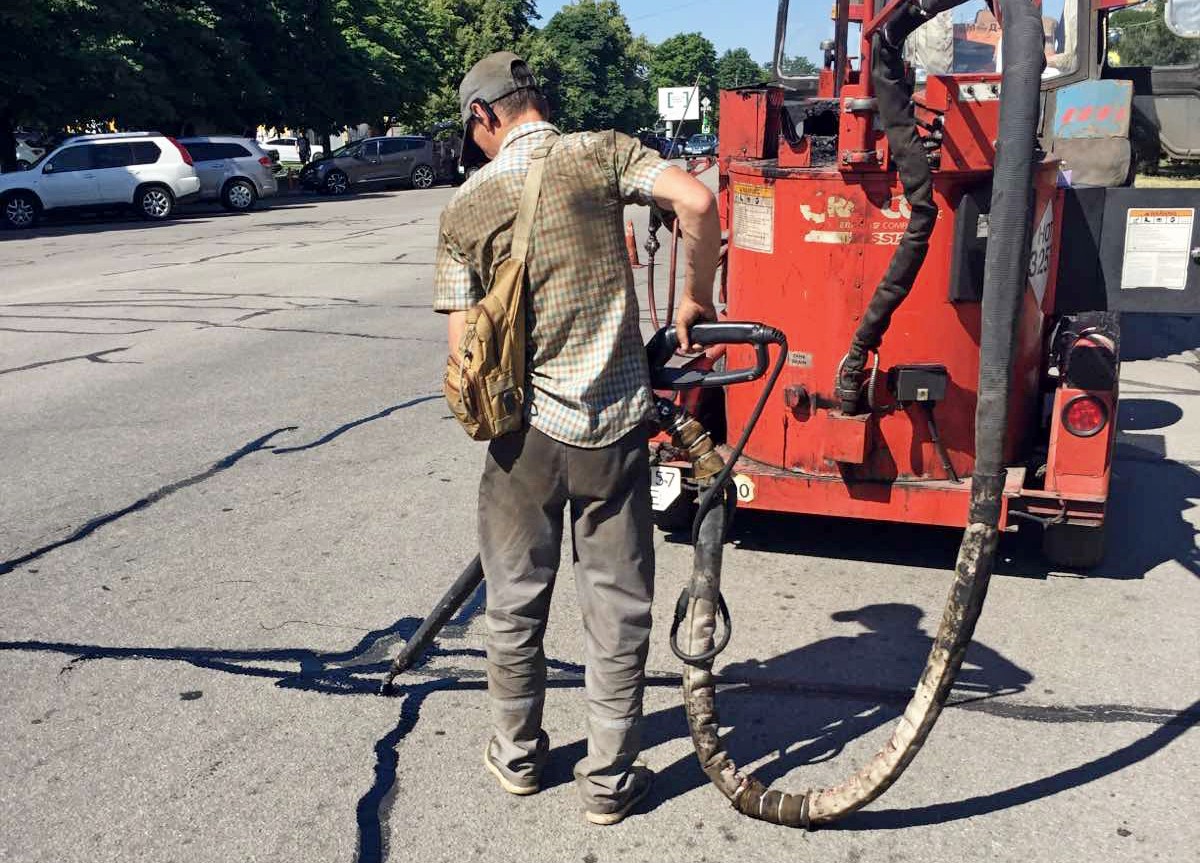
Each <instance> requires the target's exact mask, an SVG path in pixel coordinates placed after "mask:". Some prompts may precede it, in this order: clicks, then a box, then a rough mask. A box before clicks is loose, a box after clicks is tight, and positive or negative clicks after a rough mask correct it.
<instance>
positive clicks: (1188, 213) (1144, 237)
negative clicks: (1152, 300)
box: [1121, 209, 1196, 291]
mask: <svg viewBox="0 0 1200 863" xmlns="http://www.w3.org/2000/svg"><path fill="white" fill-rule="evenodd" d="M1195 217H1196V211H1195V210H1194V209H1186V210H1149V209H1130V210H1129V216H1128V222H1127V223H1126V226H1125V262H1124V267H1123V269H1122V271H1121V288H1122V289H1123V290H1129V289H1132V288H1166V289H1168V290H1171V291H1182V290H1184V289H1185V288H1186V287H1187V275H1188V261H1189V259H1190V256H1191V248H1192V225H1193V224H1194V222H1195Z"/></svg>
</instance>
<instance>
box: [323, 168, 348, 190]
mask: <svg viewBox="0 0 1200 863" xmlns="http://www.w3.org/2000/svg"><path fill="white" fill-rule="evenodd" d="M349 190H350V178H349V177H347V176H346V174H345V172H343V171H330V172H329V176H328V177H326V178H325V191H326V192H328V193H329V194H330V195H344V194H346V192H348V191H349Z"/></svg>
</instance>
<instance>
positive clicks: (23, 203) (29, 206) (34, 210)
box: [4, 192, 41, 229]
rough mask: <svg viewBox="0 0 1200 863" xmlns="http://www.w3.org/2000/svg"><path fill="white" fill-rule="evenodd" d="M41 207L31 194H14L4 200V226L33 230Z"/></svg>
mask: <svg viewBox="0 0 1200 863" xmlns="http://www.w3.org/2000/svg"><path fill="white" fill-rule="evenodd" d="M40 210H41V205H40V203H39V202H38V199H37V198H36V197H34V196H33V195H32V194H30V193H29V192H13V193H12V194H11V195H8V196H6V197H5V198H4V224H5V225H6V226H8V227H10V228H18V229H20V228H32V227H33V226H34V225H36V224H37V220H38V214H39V212H40Z"/></svg>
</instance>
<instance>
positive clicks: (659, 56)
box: [650, 33, 717, 97]
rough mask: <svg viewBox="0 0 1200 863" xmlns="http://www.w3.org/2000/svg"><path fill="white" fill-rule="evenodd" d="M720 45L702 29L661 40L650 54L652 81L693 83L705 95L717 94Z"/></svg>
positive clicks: (656, 83) (679, 84) (657, 83)
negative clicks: (701, 32)
mask: <svg viewBox="0 0 1200 863" xmlns="http://www.w3.org/2000/svg"><path fill="white" fill-rule="evenodd" d="M716 80H717V49H716V48H714V47H713V43H712V42H710V41H708V39H706V38H704V36H702V35H701V34H699V33H680V34H679V35H678V36H672V37H671V38H670V39H667V40H666V41H664V42H662V43H661V44H659V46H658V47H657V48H655V49H654V54H653V55H652V56H651V58H650V84H651V86H652V87H653V88H654V89H656V90H657V89H658V88H659V87H693V86H696V85H697V84H699V86H700V94H701V95H702V96H709V97H713V96H716Z"/></svg>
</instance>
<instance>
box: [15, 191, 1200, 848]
mask: <svg viewBox="0 0 1200 863" xmlns="http://www.w3.org/2000/svg"><path fill="white" fill-rule="evenodd" d="M449 196H450V190H448V189H433V190H430V191H426V192H416V191H395V192H386V193H378V194H369V195H360V196H356V197H351V198H346V199H341V200H319V199H313V198H291V199H286V200H282V201H280V202H278V203H277V204H276V205H275V206H273V207H271V208H270V209H264V210H262V211H259V212H256V213H253V214H250V215H244V216H230V215H226V214H224V213H223V212H221V211H220V210H217V209H200V210H194V211H192V212H191V213H190V214H189V215H186V216H185V217H183V218H180V219H177V220H175V221H172V222H169V223H166V224H161V225H148V224H145V223H142V222H139V221H136V220H133V219H123V218H106V219H99V220H95V219H92V220H81V221H77V222H68V223H59V224H50V225H46V226H43V227H41V228H38V229H37V230H35V231H33V232H29V233H24V234H7V235H3V236H2V237H0V273H3V281H2V287H0V407H2V416H3V421H2V422H0V459H2V465H3V467H2V473H0V476H2V477H3V489H2V494H0V560H2V561H3V562H2V563H0V739H2V740H3V745H2V746H0V860H3V861H12V863H25V861H55V863H65V861H72V863H74V861H89V863H90V861H121V863H133V861H152V863H169V861H179V863H202V861H213V863H235V861H238V863H240V861H352V860H357V861H381V860H389V861H410V860H411V861H470V860H477V859H478V860H487V861H495V863H502V861H519V863H531V861H532V863H540V861H546V863H558V861H572V860H579V861H584V863H617V862H618V861H643V860H644V861H681V863H697V861H728V860H734V859H743V860H771V861H775V860H812V861H847V863H851V861H975V860H988V861H1083V860H1120V861H1142V860H1146V861H1149V860H1159V861H1183V860H1195V859H1196V849H1197V847H1200V822H1198V821H1197V819H1196V817H1195V812H1196V803H1197V793H1196V789H1197V788H1198V787H1200V736H1198V735H1197V733H1196V732H1195V728H1194V726H1195V724H1196V722H1197V719H1198V717H1200V708H1198V706H1197V701H1196V699H1197V694H1198V690H1200V686H1198V683H1200V650H1198V641H1197V622H1198V614H1197V613H1198V611H1200V590H1198V588H1200V584H1198V580H1197V575H1198V574H1200V558H1198V556H1197V547H1196V541H1195V533H1196V526H1197V524H1200V521H1198V519H1200V512H1198V511H1197V509H1196V506H1197V500H1198V499H1200V475H1198V474H1197V468H1198V467H1200V434H1198V431H1200V398H1198V396H1200V354H1198V353H1197V351H1196V349H1197V348H1200V325H1197V323H1196V322H1194V321H1188V320H1184V319H1177V318H1176V319H1168V320H1158V321H1150V320H1145V319H1137V320H1130V321H1128V322H1127V332H1126V355H1127V357H1133V358H1134V359H1132V360H1128V361H1127V362H1126V363H1125V365H1124V370H1123V378H1124V383H1123V387H1124V389H1123V396H1124V397H1125V402H1124V404H1123V406H1122V408H1121V412H1120V414H1121V422H1122V424H1123V428H1124V431H1123V432H1122V436H1121V440H1120V444H1119V447H1118V459H1117V462H1116V466H1115V477H1114V493H1113V502H1112V505H1111V510H1110V512H1111V515H1110V525H1111V526H1110V547H1111V551H1110V554H1109V557H1108V560H1107V562H1106V563H1105V564H1104V565H1103V566H1102V567H1101V568H1100V569H1099V570H1098V571H1096V572H1094V573H1093V574H1092V575H1090V576H1089V577H1087V578H1081V577H1077V576H1072V575H1068V574H1063V573H1058V572H1054V571H1052V570H1049V569H1047V567H1046V565H1045V564H1043V563H1042V562H1041V561H1040V559H1039V557H1038V554H1037V552H1036V547H1035V546H1031V545H1029V544H1028V543H1025V542H1022V541H1021V540H1020V539H1019V538H1017V539H1013V540H1006V542H1005V544H1004V545H1003V546H1002V556H1003V558H1004V560H1003V561H1002V564H1001V573H1000V575H999V576H998V577H997V578H996V579H995V581H994V582H993V586H992V591H991V597H990V599H989V602H988V607H987V608H986V609H985V612H984V617H983V620H982V622H981V625H980V627H979V630H978V637H977V641H976V643H975V645H974V647H973V648H972V650H971V652H970V654H969V655H968V666H967V668H966V669H965V670H964V673H963V675H962V679H961V682H960V684H959V686H958V688H957V690H956V692H955V696H954V700H955V702H956V703H955V705H954V706H953V707H951V708H950V709H948V710H947V711H946V713H945V714H944V716H943V718H942V720H941V722H940V724H939V726H938V727H937V729H936V730H935V731H934V733H933V735H932V737H931V739H930V741H929V744H928V745H927V746H926V748H925V750H924V752H923V753H922V754H921V755H920V757H919V758H918V759H917V761H916V762H915V763H914V764H913V766H912V768H911V769H910V770H909V771H908V773H907V774H906V775H905V776H904V777H903V779H902V780H901V781H900V782H899V783H898V784H897V785H896V786H895V787H894V788H893V789H892V791H891V792H890V793H889V794H888V795H887V796H886V797H885V798H883V799H882V800H880V801H878V802H877V803H876V804H874V805H873V806H871V807H870V808H869V809H868V810H866V811H864V812H862V813H860V814H858V815H856V816H855V817H853V818H851V819H849V820H847V821H846V822H845V823H844V824H843V825H841V826H840V827H838V828H837V829H830V830H825V831H821V832H816V833H811V834H805V833H802V832H799V831H791V830H787V829H783V828H776V827H770V826H767V825H765V824H762V823H757V822H752V821H749V820H746V819H744V818H742V817H740V816H738V815H737V814H735V813H734V812H733V811H732V810H731V809H730V808H729V806H728V805H727V804H726V803H725V801H724V800H723V799H722V798H721V797H720V795H719V794H718V793H717V792H716V791H715V790H714V789H712V788H711V787H709V786H708V784H707V782H706V780H705V779H704V777H703V775H702V774H701V772H700V770H699V768H698V766H697V764H696V762H695V758H694V755H693V754H692V749H691V744H690V741H689V740H688V736H687V731H686V727H685V724H684V719H683V714H682V712H681V710H680V707H679V695H678V688H677V679H678V678H677V675H678V671H679V667H680V666H679V663H678V661H677V660H676V659H675V658H674V657H673V656H672V655H671V653H670V651H669V649H668V648H667V644H666V632H667V627H668V624H669V619H670V613H671V610H672V607H673V605H674V599H675V596H676V595H677V593H678V590H679V588H680V586H681V585H682V584H683V582H684V579H685V574H686V572H687V569H688V563H689V559H690V555H689V552H688V548H687V546H686V545H684V544H682V543H681V542H679V541H677V540H673V539H670V538H668V537H666V536H664V535H663V534H661V533H660V534H657V539H658V552H659V561H660V563H659V573H660V575H659V591H660V601H659V602H658V603H657V607H656V615H655V617H656V627H657V629H656V635H655V637H654V643H653V649H652V651H651V656H650V663H649V664H650V669H651V677H652V679H651V687H650V690H649V692H648V695H647V705H646V708H647V714H648V720H647V723H646V740H645V758H646V761H647V762H648V763H649V765H650V766H651V767H653V768H654V769H655V770H657V771H658V777H659V778H658V782H657V784H656V787H655V789H654V791H653V792H652V794H651V796H650V797H649V799H648V802H647V804H646V805H645V806H644V807H643V809H642V810H641V812H640V813H639V814H637V815H636V816H635V817H632V818H630V819H629V820H628V821H627V822H626V823H625V824H623V825H621V826H619V827H615V828H596V827H589V826H588V825H587V824H586V823H585V821H584V819H583V817H582V814H581V811H580V807H579V803H578V800H577V798H576V794H575V791H574V788H573V787H572V784H571V779H570V775H571V766H572V764H573V763H574V762H575V760H576V759H577V758H578V757H580V755H581V754H582V751H583V742H582V740H583V738H582V734H583V730H584V722H585V719H584V704H583V701H582V698H581V686H582V669H581V667H580V665H579V663H580V660H581V656H582V644H581V635H580V627H579V612H578V606H577V604H576V600H575V591H574V585H573V581H572V579H571V578H569V577H564V578H563V579H562V580H561V583H560V585H559V588H558V593H557V596H556V599H555V608H554V614H553V620H552V622H551V627H550V633H549V636H548V651H549V655H550V656H551V658H552V672H553V691H552V693H551V694H550V696H549V702H548V708H547V716H546V724H547V730H548V731H549V733H550V736H551V738H552V744H553V751H552V755H551V763H550V767H549V772H548V775H547V777H546V785H547V786H548V787H546V789H545V790H544V791H543V793H541V794H539V795H537V796H535V797H532V798H525V799H515V798H511V797H508V796H506V795H505V794H503V793H502V792H501V791H500V790H499V788H498V787H497V786H496V784H495V782H494V781H493V780H492V779H491V778H490V777H489V776H488V775H487V774H485V772H484V770H483V768H482V766H481V752H482V749H483V745H484V742H485V740H486V739H487V734H488V731H487V707H486V702H485V693H484V684H483V668H484V665H483V658H482V656H483V654H482V649H483V624H482V620H481V618H480V616H479V610H480V603H479V601H478V598H477V599H476V600H475V601H473V602H472V603H471V604H470V605H469V606H468V607H467V608H466V609H464V611H463V613H461V614H460V615H459V616H458V617H457V618H456V619H455V620H454V621H453V623H452V625H451V626H450V627H449V628H448V629H447V630H446V631H445V633H444V634H443V637H442V638H441V640H440V642H439V643H438V646H437V650H436V651H435V653H434V655H433V656H432V657H431V658H430V660H429V662H428V663H427V664H425V665H424V666H422V667H421V668H419V669H417V670H416V671H415V672H414V673H412V674H410V675H409V676H407V677H406V678H405V679H404V681H403V682H404V687H403V688H402V690H401V693H400V695H398V696H397V697H395V698H391V699H386V698H382V697H379V696H377V695H375V694H373V693H374V689H375V685H376V680H377V678H378V675H379V673H380V672H381V671H382V668H383V663H385V661H386V659H387V657H388V656H389V655H390V654H392V653H394V651H395V650H396V649H397V647H398V646H399V645H400V644H402V643H403V641H404V639H405V638H406V637H407V636H408V635H409V634H411V632H412V630H413V628H414V627H415V625H416V623H417V622H418V620H419V619H420V618H421V617H422V616H423V615H424V614H425V613H426V612H427V611H428V610H429V609H430V608H431V607H432V606H433V604H434V602H435V600H436V599H437V597H438V596H439V595H440V594H441V591H442V589H443V588H444V586H445V585H446V584H448V583H449V581H450V580H451V579H452V578H453V577H454V576H455V575H456V574H457V572H458V570H459V569H460V568H461V567H462V566H463V565H464V564H465V563H466V562H467V560H468V559H469V558H470V557H471V556H472V555H473V554H474V548H473V537H474V520H473V508H474V503H475V489H476V482H477V477H478V471H479V468H480V464H481V460H482V455H483V451H482V449H481V447H480V446H478V445H475V444H473V443H471V442H470V441H468V440H467V438H466V437H465V435H463V434H462V433H461V431H460V430H459V429H458V428H457V426H456V425H455V423H454V422H453V421H452V420H451V419H449V417H448V411H447V410H446V408H445V407H444V405H443V404H442V402H441V399H440V395H439V385H440V374H441V370H442V363H443V358H444V356H445V351H444V330H443V321H442V320H441V319H440V318H439V317H437V316H436V315H434V314H432V313H431V312H430V310H429V304H430V295H431V279H432V261H433V249H434V241H435V235H436V223H437V215H438V212H439V211H440V209H441V207H442V206H443V205H444V204H445V202H446V201H447V200H448V198H449ZM639 237H640V238H643V237H644V232H639ZM734 539H735V543H734V546H733V547H731V548H730V549H729V550H728V552H727V554H726V557H725V561H726V563H725V572H726V575H725V590H726V594H727V596H728V599H729V603H730V605H731V606H732V608H733V611H734V614H735V618H736V626H737V629H736V632H735V636H734V639H733V642H732V644H731V645H730V648H729V650H728V651H727V652H726V653H725V654H724V655H723V656H722V660H721V663H722V665H721V670H722V673H723V674H724V675H725V677H726V679H727V680H728V681H730V682H731V683H732V684H735V685H731V686H730V687H729V688H728V689H726V690H724V691H723V693H722V696H721V708H722V711H723V715H724V718H725V720H726V722H727V723H728V724H729V725H730V726H732V728H733V733H732V738H731V741H732V742H731V747H732V751H733V753H734V755H735V756H736V758H737V760H738V761H739V763H743V764H749V765H751V766H756V767H758V768H759V773H760V776H762V777H763V778H766V779H771V780H775V781H777V782H779V783H781V784H782V785H784V786H786V787H789V788H791V789H793V790H800V789H803V788H806V787H808V786H809V785H811V784H815V783H824V782H829V781H831V780H834V779H838V778H841V777H842V775H843V774H846V773H848V772H849V771H850V769H851V768H852V766H855V765H857V764H859V763H861V762H862V761H863V760H864V759H865V758H866V757H868V756H869V755H870V754H871V753H872V752H874V751H875V748H876V747H878V746H879V745H880V744H881V743H882V742H883V741H884V740H885V739H886V737H887V735H888V734H889V733H890V728H891V726H892V724H893V722H894V721H895V719H896V717H897V716H898V715H899V713H900V711H901V710H902V709H903V706H904V704H905V702H906V700H907V696H908V693H909V690H910V687H911V686H912V684H913V682H914V681H915V679H916V677H917V675H918V673H919V671H920V669H921V667H922V665H923V663H924V659H925V654H926V651H927V649H928V645H929V640H930V634H931V632H932V630H933V629H934V628H935V626H936V621H937V618H938V616H939V614H940V608H941V606H942V603H943V601H944V598H945V592H946V589H947V586H948V584H949V578H950V575H949V569H950V567H951V565H952V562H953V559H954V554H955V550H956V547H957V539H958V538H957V535H956V534H955V533H954V532H953V531H944V530H933V529H921V528H914V527H909V526H904V525H891V526H888V525H882V526H881V525H872V524H863V523H846V522H838V521H835V520H832V519H817V518H781V517H753V516H748V517H744V518H742V519H740V520H739V523H738V526H737V528H736V531H735V535H734ZM565 559H566V560H569V559H570V558H569V556H568V557H566V558H565ZM566 575H567V573H564V576H566Z"/></svg>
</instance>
